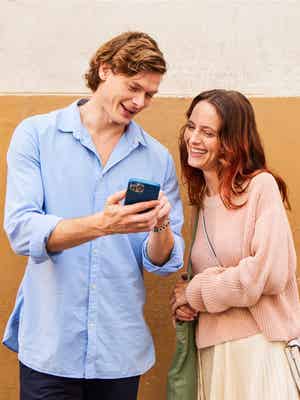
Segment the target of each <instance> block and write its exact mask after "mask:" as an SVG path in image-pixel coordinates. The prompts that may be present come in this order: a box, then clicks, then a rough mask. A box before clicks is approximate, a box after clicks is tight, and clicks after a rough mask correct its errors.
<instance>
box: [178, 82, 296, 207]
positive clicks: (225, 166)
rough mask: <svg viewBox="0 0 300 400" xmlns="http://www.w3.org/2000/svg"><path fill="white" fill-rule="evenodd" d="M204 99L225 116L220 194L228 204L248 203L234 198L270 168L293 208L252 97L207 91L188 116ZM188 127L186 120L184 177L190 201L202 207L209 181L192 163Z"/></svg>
mask: <svg viewBox="0 0 300 400" xmlns="http://www.w3.org/2000/svg"><path fill="white" fill-rule="evenodd" d="M200 101H206V102H208V103H210V104H212V105H213V106H214V107H215V110H216V112H217V114H218V115H219V117H220V119H221V128H220V132H219V140H220V154H219V158H218V174H219V180H220V196H221V199H222V201H223V203H224V205H225V206H226V207H227V208H231V209H237V208H240V207H242V206H243V205H244V204H245V203H243V204H235V203H234V201H233V198H234V197H236V196H238V195H241V194H242V193H243V192H245V190H246V189H247V187H248V185H249V183H250V180H251V178H253V177H254V176H255V175H257V174H259V173H261V172H269V173H271V174H272V175H273V176H274V178H275V179H276V182H277V184H278V187H279V191H280V193H281V197H282V200H283V202H284V203H285V205H286V207H287V208H288V209H290V208H291V207H290V203H289V199H288V195H287V186H286V183H285V182H284V180H283V179H282V178H281V177H280V176H278V175H276V174H275V173H273V172H271V171H270V169H269V168H268V167H267V164H266V158H265V153H264V149H263V146H262V143H261V139H260V137H259V134H258V131H257V127H256V121H255V115H254V111H253V108H252V105H251V103H250V102H249V100H248V99H247V98H246V97H245V96H244V95H242V94H241V93H239V92H237V91H233V90H221V89H214V90H209V91H205V92H202V93H200V94H199V95H198V96H196V97H195V98H194V99H193V101H192V103H191V105H190V106H189V108H188V110H187V112H186V117H187V120H188V119H189V118H190V116H191V114H192V112H193V109H194V107H195V106H196V105H197V104H198V103H199V102H200ZM185 130H186V124H185V125H184V126H183V127H182V128H181V130H180V137H179V151H180V161H181V168H182V175H183V181H184V184H186V185H187V187H188V195H189V200H190V203H191V204H192V205H196V206H198V207H202V205H203V198H204V195H205V191H206V183H205V179H204V175H203V172H202V170H201V169H197V168H193V167H191V166H190V165H189V164H188V152H187V146H186V142H185Z"/></svg>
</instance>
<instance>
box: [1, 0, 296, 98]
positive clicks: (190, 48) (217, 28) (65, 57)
mask: <svg viewBox="0 0 300 400" xmlns="http://www.w3.org/2000/svg"><path fill="white" fill-rule="evenodd" d="M0 4H1V21H0V61H1V74H0V92H2V93H3V92H10V93H14V92H34V93H36V92H39V93H40V92H46V93H57V92H59V93H78V92H82V91H84V90H85V87H84V84H83V81H82V80H81V79H80V76H81V75H82V74H83V72H84V71H85V69H86V67H87V61H88V59H89V58H90V56H91V54H92V53H93V52H94V50H95V49H96V48H97V47H98V45H99V44H100V43H102V42H103V41H105V40H107V39H108V38H110V37H111V36H113V35H115V34H117V33H120V32H122V31H124V30H133V29H138V30H143V31H146V32H149V33H150V34H152V35H153V36H154V37H155V38H156V39H157V40H158V41H159V44H160V46H161V48H162V50H163V51H164V53H165V56H166V58H167V61H168V64H169V73H168V75H167V77H166V78H165V80H164V82H163V85H162V87H161V95H163V96H175V97H177V96H184V97H188V96H193V95H194V94H195V93H197V92H198V91H200V90H203V89H206V88H212V87H223V88H232V89H239V90H241V91H243V92H245V93H247V94H250V95H256V96H297V95H300V46H299V37H300V26H299V20H300V2H299V0H252V1H249V0H226V1H224V0H201V1H199V0H187V1H186V0H123V1H119V0H89V1H86V0H68V1H63V0H51V1H48V2H47V1H43V2H41V1H38V0H26V1H22V0H1V1H0Z"/></svg>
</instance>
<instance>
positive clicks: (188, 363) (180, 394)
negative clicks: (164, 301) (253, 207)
mask: <svg viewBox="0 0 300 400" xmlns="http://www.w3.org/2000/svg"><path fill="white" fill-rule="evenodd" d="M198 218H199V211H197V215H196V219H195V223H194V229H193V238H192V244H191V248H190V255H189V261H188V268H187V279H188V280H190V279H191V276H192V264H191V251H192V246H193V243H194V240H195V236H196V232H197V225H198ZM195 328H196V322H195V321H191V322H182V321H177V322H176V347H175V354H174V356H173V360H172V363H171V367H170V369H169V372H168V379H167V400H197V385H198V377H197V374H198V357H197V348H196V344H195Z"/></svg>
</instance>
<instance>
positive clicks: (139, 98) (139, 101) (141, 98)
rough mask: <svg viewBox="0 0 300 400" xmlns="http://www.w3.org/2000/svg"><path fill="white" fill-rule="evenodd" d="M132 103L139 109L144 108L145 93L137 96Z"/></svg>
mask: <svg viewBox="0 0 300 400" xmlns="http://www.w3.org/2000/svg"><path fill="white" fill-rule="evenodd" d="M132 101H133V103H134V105H135V106H136V107H138V108H142V107H144V105H145V96H144V93H140V94H136V95H135V96H134V98H133V100H132Z"/></svg>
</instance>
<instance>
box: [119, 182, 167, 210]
mask: <svg viewBox="0 0 300 400" xmlns="http://www.w3.org/2000/svg"><path fill="white" fill-rule="evenodd" d="M159 191H160V184H159V183H156V182H151V181H147V180H145V179H138V178H136V179H135V178H132V179H129V181H128V186H127V191H126V197H125V202H124V204H125V205H129V204H134V203H140V202H142V201H150V200H157V199H158V195H159ZM147 211H149V210H147Z"/></svg>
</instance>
